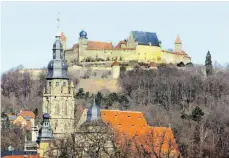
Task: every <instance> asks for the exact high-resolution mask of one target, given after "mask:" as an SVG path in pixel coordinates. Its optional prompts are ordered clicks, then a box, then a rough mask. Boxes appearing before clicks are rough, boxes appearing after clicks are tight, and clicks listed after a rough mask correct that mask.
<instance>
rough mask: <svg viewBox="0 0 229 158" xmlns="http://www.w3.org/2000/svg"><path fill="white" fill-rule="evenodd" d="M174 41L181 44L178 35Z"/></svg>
mask: <svg viewBox="0 0 229 158" xmlns="http://www.w3.org/2000/svg"><path fill="white" fill-rule="evenodd" d="M175 43H177V44H181V43H182V41H181V40H180V36H179V35H177V38H176V41H175Z"/></svg>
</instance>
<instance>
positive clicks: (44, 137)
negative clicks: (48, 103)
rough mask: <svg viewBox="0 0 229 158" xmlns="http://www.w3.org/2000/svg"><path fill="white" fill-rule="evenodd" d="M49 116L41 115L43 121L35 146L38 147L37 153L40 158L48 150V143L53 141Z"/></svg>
mask: <svg viewBox="0 0 229 158" xmlns="http://www.w3.org/2000/svg"><path fill="white" fill-rule="evenodd" d="M49 119H50V115H49V114H48V113H45V114H43V121H42V122H41V128H40V129H39V133H38V137H37V144H38V145H39V148H38V153H39V156H40V157H47V156H45V152H46V151H47V150H48V148H49V145H50V143H51V142H52V141H53V140H54V137H53V130H52V128H51V125H50V121H49Z"/></svg>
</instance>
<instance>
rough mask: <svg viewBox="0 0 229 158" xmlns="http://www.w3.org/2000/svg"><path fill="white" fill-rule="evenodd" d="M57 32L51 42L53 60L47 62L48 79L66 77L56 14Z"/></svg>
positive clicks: (58, 19) (58, 20)
mask: <svg viewBox="0 0 229 158" xmlns="http://www.w3.org/2000/svg"><path fill="white" fill-rule="evenodd" d="M57 22H58V25H57V29H58V30H57V34H56V41H55V42H54V44H53V49H52V50H53V60H51V61H50V62H49V64H48V77H47V78H48V79H54V78H59V79H68V75H67V69H68V68H67V64H66V61H65V59H64V52H63V44H62V42H61V40H60V37H61V34H60V32H59V25H60V24H59V22H60V17H59V14H58V18H57Z"/></svg>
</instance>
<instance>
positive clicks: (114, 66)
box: [111, 61, 120, 79]
mask: <svg viewBox="0 0 229 158" xmlns="http://www.w3.org/2000/svg"><path fill="white" fill-rule="evenodd" d="M111 66H112V78H113V79H117V78H119V76H120V65H119V63H118V62H117V61H115V62H114V63H113V64H112V65H111Z"/></svg>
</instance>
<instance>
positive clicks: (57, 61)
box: [42, 33, 74, 137]
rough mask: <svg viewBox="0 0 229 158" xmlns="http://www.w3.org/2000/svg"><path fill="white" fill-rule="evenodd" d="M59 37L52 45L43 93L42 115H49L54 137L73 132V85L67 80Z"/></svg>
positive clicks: (65, 65)
mask: <svg viewBox="0 0 229 158" xmlns="http://www.w3.org/2000/svg"><path fill="white" fill-rule="evenodd" d="M60 37H61V35H60V34H59V33H57V35H56V41H55V43H54V44H53V60H51V61H50V62H49V64H48V76H47V79H46V86H45V88H44V92H43V105H42V111H43V113H49V114H50V115H51V117H50V124H51V127H52V128H53V134H54V136H55V137H58V136H61V135H62V136H63V135H65V134H66V133H71V132H73V131H74V129H73V124H74V96H73V89H74V85H73V82H71V81H70V80H69V78H68V74H67V68H68V67H67V64H66V62H65V60H64V54H63V45H62V42H61V40H60Z"/></svg>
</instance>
